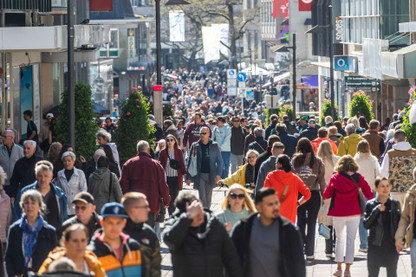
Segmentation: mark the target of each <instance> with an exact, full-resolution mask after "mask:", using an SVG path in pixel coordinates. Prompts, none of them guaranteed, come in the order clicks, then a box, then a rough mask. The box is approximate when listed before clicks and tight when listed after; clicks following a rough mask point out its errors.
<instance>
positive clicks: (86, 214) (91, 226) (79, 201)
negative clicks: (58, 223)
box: [58, 191, 101, 240]
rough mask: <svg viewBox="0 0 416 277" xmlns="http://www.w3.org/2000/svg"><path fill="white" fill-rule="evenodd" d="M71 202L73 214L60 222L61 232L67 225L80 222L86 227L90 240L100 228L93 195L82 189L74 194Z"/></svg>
mask: <svg viewBox="0 0 416 277" xmlns="http://www.w3.org/2000/svg"><path fill="white" fill-rule="evenodd" d="M72 204H73V205H74V211H75V216H73V217H71V218H69V219H67V220H66V221H65V222H64V223H63V224H62V232H64V231H65V229H66V228H68V227H69V226H71V225H73V224H76V223H80V224H83V225H84V226H85V227H87V229H88V234H89V235H90V240H91V238H92V237H93V235H94V233H95V231H97V230H98V229H100V228H101V225H100V219H101V218H100V216H99V215H98V214H97V213H96V212H95V208H96V207H95V205H94V197H93V196H92V195H91V194H90V193H88V192H86V191H83V192H80V193H78V194H77V195H75V198H74V200H73V201H72ZM60 237H61V236H60V235H58V238H60Z"/></svg>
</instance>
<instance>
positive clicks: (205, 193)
mask: <svg viewBox="0 0 416 277" xmlns="http://www.w3.org/2000/svg"><path fill="white" fill-rule="evenodd" d="M189 153H190V155H191V158H190V159H188V166H187V168H189V166H190V163H191V159H194V158H192V157H193V156H194V157H195V158H196V159H197V168H198V174H197V175H196V176H194V177H193V180H194V187H195V188H196V189H197V190H198V192H199V198H200V199H201V202H202V204H203V205H204V207H206V208H208V209H209V208H210V207H211V198H212V189H213V188H214V187H215V186H216V183H217V182H218V181H219V180H220V179H221V173H222V166H223V161H222V157H221V153H220V149H219V147H218V144H217V143H216V142H213V141H212V140H211V139H210V138H209V128H208V127H202V128H201V138H200V140H198V141H197V142H195V143H194V144H193V145H192V147H191V149H190V151H189ZM186 183H187V184H188V185H190V184H191V176H190V174H189V173H188V174H187V176H186Z"/></svg>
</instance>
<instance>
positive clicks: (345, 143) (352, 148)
mask: <svg viewBox="0 0 416 277" xmlns="http://www.w3.org/2000/svg"><path fill="white" fill-rule="evenodd" d="M362 140H363V137H362V136H360V135H358V134H356V133H353V134H351V135H349V136H347V137H342V138H340V139H339V145H338V156H340V157H342V156H344V155H348V154H349V155H351V157H354V156H355V154H356V153H357V145H358V143H359V142H360V141H362Z"/></svg>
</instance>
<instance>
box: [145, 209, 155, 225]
mask: <svg viewBox="0 0 416 277" xmlns="http://www.w3.org/2000/svg"><path fill="white" fill-rule="evenodd" d="M146 223H147V224H149V225H150V227H152V228H155V223H156V215H155V214H154V213H152V212H149V214H148V216H147V221H146Z"/></svg>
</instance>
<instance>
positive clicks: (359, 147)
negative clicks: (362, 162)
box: [357, 139, 370, 153]
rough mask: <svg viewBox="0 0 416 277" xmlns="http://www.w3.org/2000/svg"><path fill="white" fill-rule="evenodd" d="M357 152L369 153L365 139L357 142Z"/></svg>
mask: <svg viewBox="0 0 416 277" xmlns="http://www.w3.org/2000/svg"><path fill="white" fill-rule="evenodd" d="M357 152H358V153H370V145H369V144H368V142H367V141H366V140H365V139H363V140H362V141H360V142H359V143H358V144H357Z"/></svg>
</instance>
